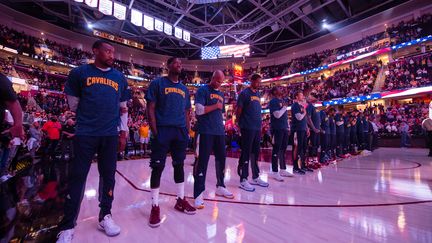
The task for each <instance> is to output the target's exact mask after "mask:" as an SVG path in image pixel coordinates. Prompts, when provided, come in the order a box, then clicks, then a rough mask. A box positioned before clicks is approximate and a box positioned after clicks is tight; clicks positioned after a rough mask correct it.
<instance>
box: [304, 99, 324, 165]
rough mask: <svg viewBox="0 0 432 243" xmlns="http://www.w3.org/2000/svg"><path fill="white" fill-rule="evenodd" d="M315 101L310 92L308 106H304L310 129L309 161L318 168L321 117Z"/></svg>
mask: <svg viewBox="0 0 432 243" xmlns="http://www.w3.org/2000/svg"><path fill="white" fill-rule="evenodd" d="M315 102H317V98H316V94H315V93H310V94H309V96H308V106H307V107H306V114H307V117H306V118H307V124H308V127H309V131H310V138H309V139H310V147H309V158H310V163H312V164H314V166H315V168H319V167H320V163H318V147H319V144H320V133H321V118H320V113H319V112H318V111H317V109H316V107H315V106H314V103H315Z"/></svg>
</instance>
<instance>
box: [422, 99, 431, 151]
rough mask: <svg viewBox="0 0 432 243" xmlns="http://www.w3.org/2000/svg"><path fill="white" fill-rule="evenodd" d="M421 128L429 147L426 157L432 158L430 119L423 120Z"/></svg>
mask: <svg viewBox="0 0 432 243" xmlns="http://www.w3.org/2000/svg"><path fill="white" fill-rule="evenodd" d="M431 104H432V103H431ZM422 127H423V129H424V130H425V131H426V141H427V144H428V147H429V155H428V156H429V157H432V118H426V119H424V120H423V122H422Z"/></svg>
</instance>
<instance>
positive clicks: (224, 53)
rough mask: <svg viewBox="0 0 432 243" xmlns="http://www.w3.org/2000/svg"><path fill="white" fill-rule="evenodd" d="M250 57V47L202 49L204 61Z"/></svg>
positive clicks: (212, 47)
mask: <svg viewBox="0 0 432 243" xmlns="http://www.w3.org/2000/svg"><path fill="white" fill-rule="evenodd" d="M242 56H250V47H249V45H231V46H210V47H203V48H201V58H202V59H217V58H226V57H242Z"/></svg>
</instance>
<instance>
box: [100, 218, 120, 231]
mask: <svg viewBox="0 0 432 243" xmlns="http://www.w3.org/2000/svg"><path fill="white" fill-rule="evenodd" d="M98 229H99V230H101V231H104V232H105V234H106V235H108V236H116V235H118V234H120V227H119V226H118V225H116V223H115V222H114V220H113V219H112V216H111V214H107V215H105V217H104V218H103V220H102V221H100V222H99V224H98Z"/></svg>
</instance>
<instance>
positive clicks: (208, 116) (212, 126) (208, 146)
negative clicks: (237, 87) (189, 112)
mask: <svg viewBox="0 0 432 243" xmlns="http://www.w3.org/2000/svg"><path fill="white" fill-rule="evenodd" d="M224 79H225V75H224V73H223V72H222V71H220V70H218V71H215V72H214V73H213V76H212V79H211V81H210V84H208V85H205V86H203V87H201V88H199V89H198V90H197V93H196V95H195V108H196V115H197V130H198V134H199V135H198V137H197V139H198V140H199V142H198V146H199V149H198V163H196V164H195V167H194V179H195V182H194V198H195V207H196V208H198V209H202V208H204V199H203V192H204V190H205V179H206V174H207V165H208V161H209V159H210V154H211V152H212V151H213V152H214V156H215V164H216V179H217V183H216V195H217V196H222V197H226V198H230V199H232V198H234V195H233V194H232V193H231V192H230V191H228V190H227V189H226V187H225V184H224V172H225V159H226V152H225V129H224V124H223V114H222V113H224V112H225V101H224V94H223V93H222V92H221V91H219V88H220V86H221V85H222V83H223V81H224Z"/></svg>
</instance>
